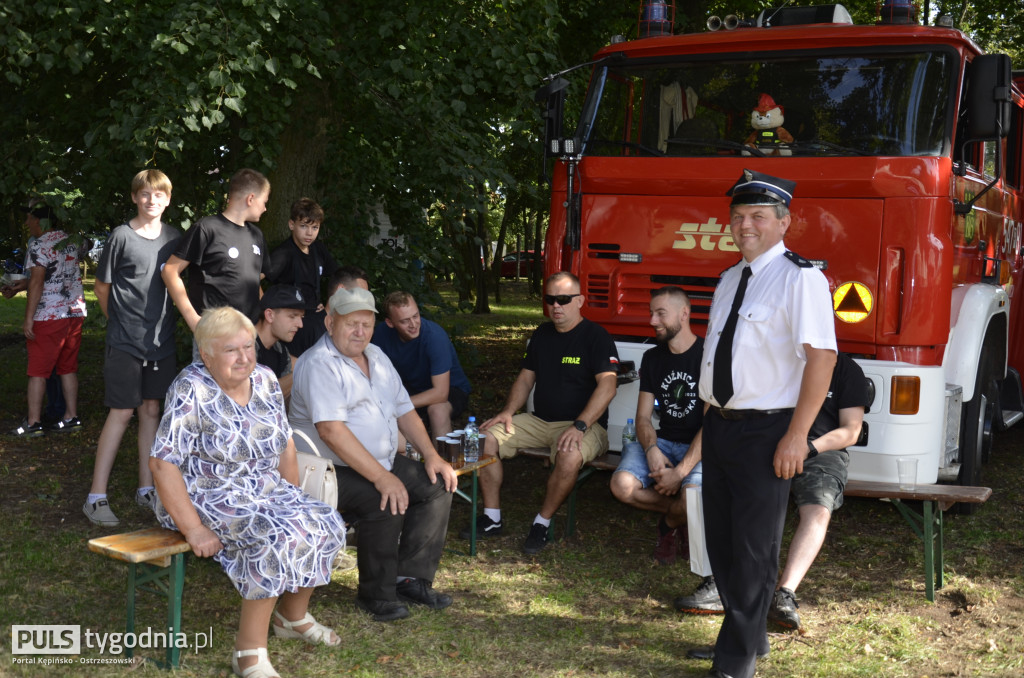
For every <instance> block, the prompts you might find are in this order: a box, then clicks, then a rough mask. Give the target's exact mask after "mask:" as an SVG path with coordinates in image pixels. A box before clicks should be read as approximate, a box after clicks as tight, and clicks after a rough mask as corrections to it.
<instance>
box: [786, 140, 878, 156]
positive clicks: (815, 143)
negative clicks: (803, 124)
mask: <svg viewBox="0 0 1024 678" xmlns="http://www.w3.org/2000/svg"><path fill="white" fill-rule="evenodd" d="M788 146H789V147H790V148H791V149H793V150H804V151H807V150H811V151H813V150H825V151H835V152H836V153H848V154H851V155H871V153H869V152H868V151H862V150H860V149H859V148H850V147H849V146H841V145H839V144H834V143H832V142H831V141H825V140H824V139H811V140H810V141H794V142H793V143H791V144H788Z"/></svg>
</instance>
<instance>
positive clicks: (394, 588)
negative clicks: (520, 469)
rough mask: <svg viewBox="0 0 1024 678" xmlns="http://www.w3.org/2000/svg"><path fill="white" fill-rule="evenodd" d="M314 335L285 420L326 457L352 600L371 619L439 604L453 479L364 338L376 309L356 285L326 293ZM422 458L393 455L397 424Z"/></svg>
mask: <svg viewBox="0 0 1024 678" xmlns="http://www.w3.org/2000/svg"><path fill="white" fill-rule="evenodd" d="M328 311H329V312H328V315H327V318H326V321H325V324H326V326H327V334H325V335H324V336H322V337H321V338H320V339H319V340H318V341H317V342H316V343H315V344H313V346H312V347H311V348H309V349H308V350H307V351H306V352H305V353H303V354H302V356H301V357H300V358H299V359H298V361H297V362H296V364H295V376H294V381H293V385H292V402H291V410H290V417H289V418H290V419H291V424H292V426H293V427H294V428H296V429H298V430H301V431H302V432H304V433H305V434H306V435H308V436H309V437H310V438H311V439H312V440H313V442H314V443H315V444H316V445H317V447H318V449H319V450H320V452H321V453H322V454H324V455H326V456H328V457H331V458H333V460H334V463H335V465H336V470H337V472H338V485H339V492H338V510H339V511H340V512H341V513H342V515H343V516H344V517H345V519H346V520H348V521H352V522H354V523H355V524H356V532H357V536H358V539H359V548H358V550H357V552H356V561H357V563H358V566H359V590H358V595H357V598H356V604H357V605H358V606H359V607H360V608H362V609H363V610H365V611H366V612H368V613H369V614H370V615H371V616H372V617H373V618H374V619H375V620H377V621H393V620H396V619H402V618H403V617H407V616H409V610H408V608H407V607H406V606H405V604H404V603H414V604H417V605H424V606H426V607H428V608H430V609H434V610H440V609H443V608H445V607H448V606H449V605H451V603H452V598H451V596H448V595H446V594H443V593H439V592H437V591H435V590H434V588H433V581H434V574H435V572H436V571H437V565H438V562H439V561H440V560H441V551H442V549H443V547H444V539H445V533H446V532H447V530H448V515H449V512H450V509H451V502H452V492H453V491H454V490H455V487H456V484H457V478H456V476H455V471H454V470H453V469H452V467H451V465H450V464H448V463H447V462H445V461H444V460H442V459H441V458H440V456H438V454H437V452H436V451H435V450H434V446H433V444H432V441H431V439H430V436H429V435H428V434H427V430H426V428H425V427H424V426H423V422H422V421H421V420H420V418H419V416H418V415H417V414H416V410H415V408H413V406H412V402H411V401H410V400H409V394H408V392H407V391H406V390H405V388H404V387H403V386H402V379H401V377H399V376H398V373H397V372H396V371H395V368H394V366H393V365H392V364H391V361H389V360H388V358H387V356H385V355H384V352H383V351H381V350H380V349H379V348H377V347H376V346H374V345H373V344H371V343H370V337H372V336H373V327H374V321H375V316H374V314H375V313H376V312H377V308H376V306H374V300H373V295H372V294H371V293H370V292H369V291H367V290H364V289H361V288H358V287H355V288H352V289H345V288H341V289H339V290H338V291H336V292H335V293H334V294H333V295H332V296H331V298H330V301H329V302H328ZM399 431H401V432H402V435H404V436H405V438H406V440H408V441H409V442H411V443H412V445H413V447H414V448H415V449H416V451H417V452H419V453H420V454H421V455H422V457H423V463H422V464H421V463H420V462H417V461H412V460H411V459H409V458H407V457H405V456H403V455H399V454H397V450H398V432H399Z"/></svg>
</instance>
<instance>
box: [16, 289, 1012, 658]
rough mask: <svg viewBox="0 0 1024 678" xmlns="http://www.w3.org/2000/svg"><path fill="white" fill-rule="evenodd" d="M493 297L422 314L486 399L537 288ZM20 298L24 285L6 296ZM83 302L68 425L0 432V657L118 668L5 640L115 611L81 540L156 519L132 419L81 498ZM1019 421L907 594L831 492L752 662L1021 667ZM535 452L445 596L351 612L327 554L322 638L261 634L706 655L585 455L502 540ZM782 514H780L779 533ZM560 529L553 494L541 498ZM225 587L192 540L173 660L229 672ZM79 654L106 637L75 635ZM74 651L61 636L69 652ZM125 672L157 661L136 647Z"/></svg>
mask: <svg viewBox="0 0 1024 678" xmlns="http://www.w3.org/2000/svg"><path fill="white" fill-rule="evenodd" d="M505 294H506V301H508V300H511V303H508V304H507V305H506V306H503V307H500V308H495V311H496V312H495V313H494V314H492V315H491V316H486V317H476V316H472V315H467V314H460V315H457V316H445V317H442V318H440V321H441V322H442V324H444V325H445V326H446V327H447V328H448V329H449V331H451V332H452V334H453V336H454V338H455V340H456V343H457V345H458V347H459V351H460V355H461V356H462V357H463V362H464V363H465V366H466V369H467V372H468V373H469V376H470V379H471V380H472V381H473V385H474V396H473V399H472V402H471V407H472V409H473V411H474V413H476V414H478V415H481V416H489V415H490V414H491V413H493V412H494V411H495V409H496V408H498V407H500V405H501V402H502V401H503V399H504V395H505V393H506V391H507V388H508V386H509V385H510V384H511V381H512V379H513V378H514V376H515V373H516V371H517V364H518V358H519V356H520V355H521V351H522V348H523V345H524V342H525V339H526V337H527V336H528V334H529V331H530V330H531V329H532V328H533V327H534V326H535V325H536V323H537V322H539V320H540V315H539V313H538V310H537V309H538V306H539V305H538V303H537V302H536V301H535V300H529V299H527V298H526V296H525V294H524V292H523V288H522V287H519V286H516V285H511V286H510V287H509V288H507V289H506V292H505ZM23 303H24V302H23V300H19V299H15V300H11V301H6V302H2V303H0V364H3V365H5V369H4V370H3V371H2V372H0V389H2V392H3V393H4V394H5V396H6V397H5V398H4V407H3V416H2V417H0V424H2V425H3V427H4V428H5V429H6V428H10V427H13V426H14V425H16V423H17V422H18V421H20V419H21V417H22V416H24V388H25V377H24V361H25V353H24V341H23V339H22V338H21V336H20V317H21V316H20V315H19V313H20V311H19V309H23V308H24V306H23ZM19 304H20V306H19ZM99 317H100V315H99V312H98V309H97V308H95V304H92V305H91V306H90V319H89V320H88V321H87V323H86V336H85V341H84V343H83V348H82V354H81V355H82V367H81V377H82V389H81V392H82V397H81V402H82V404H81V408H80V409H81V411H82V416H83V419H84V420H85V422H86V427H85V430H84V431H83V432H81V433H75V434H68V435H66V436H64V437H54V436H50V437H46V438H42V439H37V440H35V441H28V442H25V441H17V440H12V439H10V438H0V509H2V516H3V519H2V520H0V600H3V601H4V604H3V605H2V606H0V630H2V631H3V633H2V634H0V676H7V675H10V676H33V677H35V676H44V675H52V674H54V673H55V672H56V673H57V675H69V676H119V675H126V674H127V673H128V671H129V670H130V669H129V668H128V667H124V666H103V665H84V664H81V663H73V664H71V665H70V666H64V667H61V668H59V669H54V668H51V667H42V666H39V665H24V664H16V663H14V662H13V660H14V656H12V655H11V645H10V640H9V639H10V635H9V634H7V631H6V630H7V629H8V628H10V626H11V625H13V624H80V625H82V627H83V630H84V629H85V628H89V629H91V630H92V631H94V632H96V633H108V634H113V633H117V632H119V631H121V630H123V623H124V583H125V574H126V567H125V566H124V565H122V564H120V563H116V562H114V561H111V560H109V559H107V558H103V557H100V556H98V555H95V554H93V553H91V552H89V551H88V549H87V547H86V542H87V541H88V540H89V539H90V538H92V537H96V536H101V535H103V534H108V533H111V532H114V531H128V530H132V529H139V528H143V527H148V526H151V525H152V524H153V519H152V517H151V516H149V515H147V514H146V513H145V512H144V511H143V510H142V509H140V508H138V507H136V506H135V504H134V503H133V502H132V499H131V495H132V492H134V488H135V473H136V470H135V469H136V466H135V454H134V451H133V447H134V438H133V435H134V434H133V432H132V430H131V429H130V430H129V434H128V436H126V439H125V441H124V442H123V444H122V448H121V449H122V451H121V456H120V457H119V460H118V463H117V465H116V467H115V471H114V475H113V477H112V479H111V488H110V489H111V493H110V494H111V502H112V506H113V508H114V510H115V512H117V513H118V514H119V515H120V516H121V518H122V521H123V522H122V526H121V527H120V528H116V529H115V530H109V529H103V528H99V527H96V526H94V525H92V524H91V523H89V522H88V521H87V520H86V519H85V517H84V516H83V515H82V513H81V509H80V507H81V504H82V502H83V500H84V498H85V495H86V493H87V492H88V485H89V480H90V477H91V473H92V464H93V454H94V450H95V443H96V438H97V436H98V434H99V430H100V428H101V425H102V420H103V417H104V415H105V412H104V410H103V408H102V403H101V401H102V375H101V363H102V358H101V356H102V338H103V335H102V323H101V322H100V321H99V320H98V318H99ZM1022 475H1024V431H1020V430H1012V431H1010V432H1008V433H1004V434H1002V435H1000V436H999V437H998V438H997V441H996V450H995V452H994V454H993V460H992V462H991V463H990V464H989V466H988V467H986V478H985V480H986V483H987V484H989V485H991V486H992V487H993V490H994V494H993V497H992V499H991V500H990V501H989V502H988V503H987V504H986V505H984V506H983V507H982V508H981V509H980V510H979V511H978V512H977V513H976V514H975V515H972V516H958V515H947V523H946V574H947V582H946V586H945V587H944V588H943V589H942V590H940V592H939V593H938V595H937V599H936V602H935V603H934V604H932V603H928V602H927V601H926V600H925V598H924V582H923V557H922V549H921V547H920V543H919V542H918V541H917V540H916V538H915V537H914V536H913V534H912V533H911V531H910V529H909V526H907V525H906V524H905V523H904V522H903V520H902V518H901V517H900V516H899V515H898V514H897V512H896V511H895V510H894V509H893V508H892V507H891V506H888V505H886V504H885V503H882V502H877V501H870V500H849V501H847V504H846V505H845V506H844V507H843V508H842V509H841V510H840V511H839V512H838V513H837V514H836V516H835V519H834V521H833V526H832V528H831V530H830V532H829V536H828V539H827V541H826V545H825V547H824V549H823V551H822V554H821V555H820V556H819V560H818V562H817V563H816V564H815V566H814V567H813V568H812V570H811V572H810V574H809V576H808V578H807V579H806V580H805V582H804V584H803V585H802V586H801V588H800V590H799V592H798V595H799V598H800V601H801V605H802V606H801V608H800V612H801V615H802V618H803V619H804V622H805V626H806V628H805V629H804V630H803V632H800V633H797V632H787V633H783V632H781V631H777V630H773V632H772V634H771V642H772V653H771V655H770V656H769V657H768V658H767V659H765V660H763V661H762V662H760V663H759V667H758V675H759V676H762V677H764V678H782V677H787V678H788V677H791V676H827V677H829V678H835V677H841V676H842V677H845V676H851V677H852V676H909V677H913V678H920V677H923V676H928V677H929V678H935V677H939V676H1000V677H1001V676H1020V675H1022V674H1024V638H1022V634H1021V629H1022V628H1024V491H1022V489H1021V485H1020V482H1019V480H1018V479H1019V478H1020V477H1022ZM546 477H547V476H546V470H545V469H544V468H542V466H541V465H540V464H539V463H537V462H535V461H532V460H514V461H512V462H510V463H509V464H508V466H507V469H506V482H505V490H504V493H503V497H504V504H505V509H506V515H507V521H508V522H507V524H508V527H506V534H505V536H503V537H501V538H499V539H497V540H493V541H486V542H482V544H481V546H482V548H481V552H480V554H479V555H478V556H477V557H476V558H469V557H468V556H466V555H464V553H460V551H464V550H465V549H466V547H467V544H466V543H465V542H463V541H461V540H459V539H458V537H457V533H458V530H459V529H460V528H461V527H462V526H463V525H465V524H466V523H467V521H468V520H469V518H470V516H469V510H468V507H467V506H466V505H465V504H464V503H462V502H459V501H456V504H455V505H454V507H453V510H452V517H451V523H450V527H449V544H448V545H449V547H450V549H451V550H450V551H449V552H446V554H445V556H444V558H443V560H442V563H441V567H440V571H439V573H438V577H437V581H436V582H435V584H436V586H437V587H438V588H439V589H440V590H443V591H447V592H450V593H451V594H452V595H454V596H455V604H454V605H453V606H452V607H451V608H450V609H448V610H447V611H444V612H440V613H434V612H430V611H425V610H419V609H414V610H413V614H412V617H411V618H409V619H407V620H405V621H402V622H398V623H395V624H391V625H381V624H376V623H374V622H372V621H369V620H368V618H367V617H366V616H365V615H363V614H362V613H360V612H358V611H357V610H356V609H355V607H354V605H353V601H354V598H355V586H356V577H355V574H354V573H352V572H348V573H341V574H337V575H336V576H335V580H334V581H333V582H332V584H331V585H330V586H326V587H323V588H322V589H320V590H319V591H318V592H317V593H316V594H315V596H314V598H313V604H312V611H313V613H314V614H315V615H316V616H317V618H318V619H319V620H320V621H322V622H324V623H326V624H329V625H331V626H332V627H334V628H335V629H337V630H338V632H339V634H341V636H342V637H343V639H344V642H343V643H342V645H341V647H340V648H333V649H327V648H309V647H307V646H305V645H303V644H301V643H298V642H296V641H280V640H277V639H271V641H270V654H271V659H272V661H273V663H274V665H275V666H276V667H277V669H278V670H279V671H280V672H281V673H282V675H285V676H288V675H292V676H338V675H345V676H374V677H377V676H380V677H398V676H417V677H420V676H441V675H458V676H465V677H468V678H470V677H481V678H502V677H505V676H523V677H533V676H537V677H568V676H584V675H585V676H603V677H608V678H612V677H615V678H621V677H641V676H644V677H646V676H703V675H704V674H705V672H706V671H707V668H708V667H707V664H706V663H701V662H694V661H690V660H687V659H685V657H684V652H685V650H686V648H688V647H690V646H692V645H696V644H707V643H711V642H713V640H714V638H715V635H716V633H717V630H718V625H719V623H720V618H719V617H686V616H682V615H679V614H677V613H676V612H675V611H674V610H673V609H672V607H671V600H672V598H673V597H675V596H677V595H680V594H682V593H686V592H689V591H690V590H691V589H692V588H693V587H694V586H695V585H696V583H697V581H698V579H697V577H695V576H694V575H692V574H691V573H690V572H689V571H688V568H687V567H686V566H685V565H677V566H672V567H659V566H656V565H654V564H653V561H652V560H651V558H650V551H651V548H652V546H653V541H652V539H653V532H654V519H653V517H652V516H651V515H650V514H644V513H642V512H639V511H636V510H633V509H630V508H628V507H625V506H623V505H621V504H620V503H619V502H617V501H616V500H615V499H614V498H613V497H612V496H611V493H610V491H609V489H608V476H607V474H598V475H597V476H595V477H594V478H593V479H591V480H590V481H588V482H587V483H586V484H585V485H584V486H583V488H582V489H581V491H580V498H579V507H580V508H579V518H578V528H577V532H576V535H575V536H573V537H572V538H571V539H560V540H559V541H557V542H556V543H555V544H553V545H552V546H550V547H549V548H548V549H546V550H545V551H544V552H542V553H541V554H540V555H538V556H536V557H527V556H524V555H523V554H522V553H521V551H520V550H519V546H520V543H521V540H522V538H523V536H524V535H525V532H526V530H527V528H528V522H529V521H530V519H531V517H532V516H533V514H534V513H535V512H536V510H537V508H538V506H539V504H540V500H541V496H542V494H543V484H544V481H545V479H546ZM792 517H793V516H792V515H791V516H790V522H789V524H788V525H787V535H789V534H792V530H793V527H794V525H793V521H792ZM556 520H558V521H559V522H558V523H557V527H558V532H559V534H561V532H562V530H563V529H564V513H560V514H559V516H558V517H557V518H556ZM238 609H239V599H238V597H237V594H236V593H235V591H234V589H233V588H232V587H231V585H230V584H229V583H228V581H227V579H226V578H225V577H224V576H223V574H222V573H221V571H220V569H219V568H218V566H217V565H216V564H215V563H212V562H210V561H209V560H204V559H198V558H190V560H189V563H188V566H187V579H186V584H185V599H184V630H185V632H186V633H188V634H189V640H190V644H191V643H192V640H193V638H194V635H193V634H196V633H204V634H205V633H210V634H211V641H212V642H211V643H210V646H209V647H208V648H204V649H200V650H198V651H192V650H191V649H190V650H189V651H187V652H186V653H185V655H184V661H183V666H182V668H181V669H180V670H179V671H178V672H177V674H176V675H179V676H182V677H191V676H218V677H219V676H227V675H230V666H229V652H230V648H231V645H232V642H233V634H234V629H235V627H236V624H237V614H238ZM163 625H164V612H163V609H162V608H161V607H160V605H159V603H157V602H155V601H154V600H150V601H147V602H146V604H145V605H144V606H143V609H142V610H141V611H140V613H139V617H138V619H137V628H139V629H140V630H144V629H146V628H147V627H151V628H152V629H153V630H154V631H159V630H161V629H162V627H163ZM82 656H83V657H85V658H104V657H110V656H112V655H110V653H109V652H103V653H101V652H100V651H99V650H98V649H91V650H88V649H87V650H85V651H84V652H83V655H82ZM74 659H75V660H76V662H77V660H78V658H77V657H75V658H74ZM132 673H133V674H134V675H152V676H162V675H166V674H165V673H164V672H162V671H161V670H159V669H157V668H155V667H154V666H152V665H150V664H143V665H140V666H137V667H134V670H133V671H132Z"/></svg>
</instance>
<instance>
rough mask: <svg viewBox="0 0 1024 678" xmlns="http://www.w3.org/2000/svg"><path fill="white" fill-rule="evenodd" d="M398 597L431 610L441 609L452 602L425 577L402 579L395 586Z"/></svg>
mask: <svg viewBox="0 0 1024 678" xmlns="http://www.w3.org/2000/svg"><path fill="white" fill-rule="evenodd" d="M395 592H396V593H398V599H399V600H401V601H403V602H406V603H414V604H416V605H426V606H427V607H429V608H430V609H431V610H443V609H444V608H446V607H448V606H449V605H451V604H452V597H451V596H449V595H448V594H447V593H438V592H437V591H435V590H434V588H433V587H432V586H431V585H430V582H428V581H427V580H426V579H419V578H416V579H411V578H410V579H404V580H402V581H401V582H400V583H399V584H398V586H396V587H395Z"/></svg>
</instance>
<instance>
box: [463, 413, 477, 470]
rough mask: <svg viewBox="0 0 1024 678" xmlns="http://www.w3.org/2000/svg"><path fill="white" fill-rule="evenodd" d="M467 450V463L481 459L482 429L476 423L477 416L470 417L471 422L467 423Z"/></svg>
mask: <svg viewBox="0 0 1024 678" xmlns="http://www.w3.org/2000/svg"><path fill="white" fill-rule="evenodd" d="M465 431H466V452H465V458H466V463H467V464H472V463H475V462H477V461H479V460H480V429H479V428H477V425H476V417H470V418H469V423H468V424H466V429H465Z"/></svg>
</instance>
